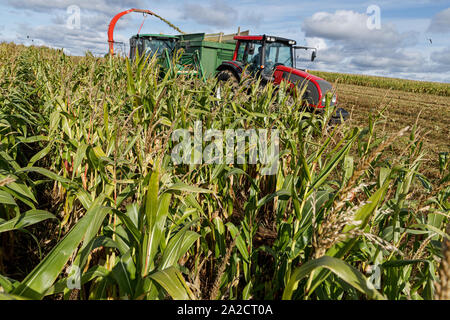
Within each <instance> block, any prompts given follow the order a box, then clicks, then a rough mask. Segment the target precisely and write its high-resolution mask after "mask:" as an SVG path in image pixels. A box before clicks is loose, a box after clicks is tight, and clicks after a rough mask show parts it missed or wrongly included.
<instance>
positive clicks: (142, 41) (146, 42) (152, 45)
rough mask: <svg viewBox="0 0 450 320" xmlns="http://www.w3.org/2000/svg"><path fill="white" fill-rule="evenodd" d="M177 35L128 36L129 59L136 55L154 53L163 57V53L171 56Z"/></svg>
mask: <svg viewBox="0 0 450 320" xmlns="http://www.w3.org/2000/svg"><path fill="white" fill-rule="evenodd" d="M178 40H179V39H178V37H177V36H171V35H160V34H143V35H135V36H133V37H131V38H130V59H131V60H134V59H135V58H136V56H137V54H138V55H139V57H142V56H143V55H145V56H150V57H153V56H154V55H156V56H157V58H163V57H164V56H165V55H169V56H172V54H173V51H174V50H175V48H176V45H177V42H178Z"/></svg>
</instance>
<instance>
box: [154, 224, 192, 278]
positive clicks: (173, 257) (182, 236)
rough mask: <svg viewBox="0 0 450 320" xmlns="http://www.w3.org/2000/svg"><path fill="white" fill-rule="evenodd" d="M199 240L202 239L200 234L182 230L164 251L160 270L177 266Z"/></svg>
mask: <svg viewBox="0 0 450 320" xmlns="http://www.w3.org/2000/svg"><path fill="white" fill-rule="evenodd" d="M198 238H200V235H199V234H198V233H196V232H193V231H188V230H187V228H186V227H184V228H183V229H182V230H180V231H179V232H178V233H177V234H176V235H175V236H174V237H173V238H172V239H170V241H169V243H168V245H167V247H166V249H165V250H164V253H163V257H162V259H161V264H160V267H159V270H164V269H166V268H169V267H171V266H173V265H175V264H176V263H177V262H178V260H179V259H180V258H181V257H182V256H184V254H185V253H186V252H187V251H188V250H189V249H190V247H191V246H192V245H193V244H194V242H195V241H197V239H198Z"/></svg>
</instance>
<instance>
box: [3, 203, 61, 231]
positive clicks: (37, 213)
mask: <svg viewBox="0 0 450 320" xmlns="http://www.w3.org/2000/svg"><path fill="white" fill-rule="evenodd" d="M47 219H56V217H55V216H54V215H52V214H51V213H50V212H48V211H44V210H34V209H33V210H30V211H27V212H25V213H23V214H21V215H20V216H17V217H15V218H14V219H11V220H9V221H6V222H4V223H2V224H0V233H2V232H6V231H11V230H17V229H21V228H25V227H28V226H31V225H33V224H36V223H39V222H42V221H44V220H47Z"/></svg>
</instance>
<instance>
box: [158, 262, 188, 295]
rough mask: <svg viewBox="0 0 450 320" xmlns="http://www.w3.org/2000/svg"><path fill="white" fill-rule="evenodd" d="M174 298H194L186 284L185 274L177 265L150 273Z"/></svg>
mask: <svg viewBox="0 0 450 320" xmlns="http://www.w3.org/2000/svg"><path fill="white" fill-rule="evenodd" d="M150 278H152V279H153V280H155V281H156V282H157V283H158V284H159V285H160V286H161V287H163V288H164V289H165V290H166V291H167V293H168V294H169V295H170V296H171V297H172V299H174V300H193V299H194V295H193V294H192V292H191V290H190V289H189V287H188V286H187V284H186V281H185V280H184V278H183V275H182V274H181V273H180V271H178V270H177V269H176V268H175V267H170V268H167V269H165V270H160V271H157V272H155V273H153V274H151V275H150Z"/></svg>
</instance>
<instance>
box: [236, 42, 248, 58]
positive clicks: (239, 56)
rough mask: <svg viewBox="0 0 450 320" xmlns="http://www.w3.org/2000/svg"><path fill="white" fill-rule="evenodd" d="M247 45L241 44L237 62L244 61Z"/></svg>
mask: <svg viewBox="0 0 450 320" xmlns="http://www.w3.org/2000/svg"><path fill="white" fill-rule="evenodd" d="M245 49H246V45H245V44H244V43H241V44H240V45H239V49H238V54H237V58H236V60H237V61H244V54H245Z"/></svg>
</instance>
